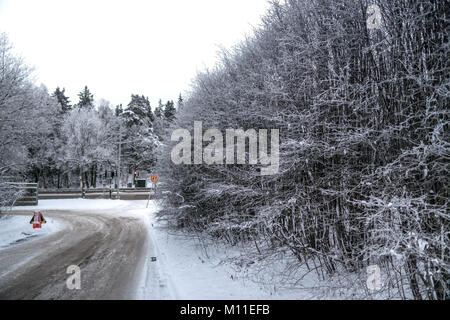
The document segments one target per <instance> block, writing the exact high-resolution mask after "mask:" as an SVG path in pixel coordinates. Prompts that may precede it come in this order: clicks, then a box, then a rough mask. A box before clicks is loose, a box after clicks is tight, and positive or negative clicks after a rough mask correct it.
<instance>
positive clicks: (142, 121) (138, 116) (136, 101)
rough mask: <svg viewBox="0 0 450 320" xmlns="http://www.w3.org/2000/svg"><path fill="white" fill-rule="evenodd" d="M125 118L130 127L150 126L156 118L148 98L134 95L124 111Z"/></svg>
mask: <svg viewBox="0 0 450 320" xmlns="http://www.w3.org/2000/svg"><path fill="white" fill-rule="evenodd" d="M124 116H125V119H126V123H127V125H128V126H129V127H131V126H133V125H137V126H141V125H148V126H150V125H151V124H152V122H153V120H154V116H153V112H152V108H151V105H150V101H149V100H148V97H144V96H143V95H142V96H139V95H134V94H132V95H131V102H130V103H129V104H128V108H127V109H126V110H125V111H124Z"/></svg>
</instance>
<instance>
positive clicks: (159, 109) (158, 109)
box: [155, 99, 164, 118]
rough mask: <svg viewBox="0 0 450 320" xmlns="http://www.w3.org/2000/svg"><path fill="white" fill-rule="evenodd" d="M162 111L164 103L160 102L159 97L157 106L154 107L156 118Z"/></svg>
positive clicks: (161, 114)
mask: <svg viewBox="0 0 450 320" xmlns="http://www.w3.org/2000/svg"><path fill="white" fill-rule="evenodd" d="M163 113H164V105H163V104H162V101H161V99H159V102H158V106H157V107H156V109H155V116H156V117H158V118H162V117H163Z"/></svg>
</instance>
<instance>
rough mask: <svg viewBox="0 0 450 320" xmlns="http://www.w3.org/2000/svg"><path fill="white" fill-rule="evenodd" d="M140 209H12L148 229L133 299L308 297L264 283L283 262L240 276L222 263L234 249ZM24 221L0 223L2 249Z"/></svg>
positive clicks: (44, 205)
mask: <svg viewBox="0 0 450 320" xmlns="http://www.w3.org/2000/svg"><path fill="white" fill-rule="evenodd" d="M146 205H147V201H146V200H142V201H123V200H106V199H68V200H40V201H39V205H38V206H35V207H15V208H14V209H13V210H19V211H20V210H41V211H42V212H43V214H44V216H45V210H70V211H76V210H84V211H85V210H92V211H96V210H99V211H102V212H103V213H104V212H105V210H106V212H110V214H114V215H116V214H120V215H127V216H133V217H138V218H140V219H142V220H143V222H144V223H145V224H146V225H147V227H148V230H149V247H148V256H147V257H146V258H145V264H144V266H143V269H142V274H141V281H140V283H141V284H140V286H139V289H138V291H139V292H138V293H137V298H138V299H155V298H159V299H189V300H190V299H194V300H204V299H213V300H214V299H237V300H239V299H307V298H312V296H311V295H310V291H309V290H305V289H303V290H301V289H295V290H294V289H289V288H286V287H281V286H280V287H279V286H278V282H277V279H272V283H270V282H267V281H265V280H267V278H270V277H271V275H273V274H276V273H277V272H275V271H276V269H277V268H280V267H282V265H283V264H284V261H282V260H279V261H272V262H271V263H270V264H269V266H267V265H261V264H258V263H253V265H252V266H249V267H248V268H244V270H245V272H243V271H242V269H241V270H237V269H236V268H234V267H233V264H231V263H224V261H226V260H227V259H228V258H229V257H234V256H237V255H239V254H241V252H240V251H239V249H237V248H232V247H230V246H228V245H225V244H211V243H210V244H208V245H204V244H203V243H202V242H201V241H199V240H198V239H196V238H195V237H192V236H187V235H185V234H183V233H181V232H175V231H173V230H170V229H168V228H166V227H165V225H164V223H162V222H160V221H158V220H157V218H156V213H157V211H158V206H157V204H156V203H155V202H153V201H152V202H150V204H149V208H146ZM108 210H109V211H108ZM29 219H30V217H28V216H23V217H21V216H13V217H9V218H7V220H5V221H3V223H2V224H0V236H1V239H5V240H4V241H3V240H2V241H3V242H2V243H4V244H6V245H8V244H10V243H12V242H14V241H17V240H20V239H21V238H20V236H18V235H21V234H23V233H24V232H25V233H27V234H28V233H31V230H32V229H31V227H30V225H29ZM5 222H6V223H5ZM61 227H62V223H61V222H58V221H54V220H51V221H49V223H48V224H47V225H45V226H44V228H43V229H42V230H41V231H38V232H36V234H38V233H39V232H40V233H42V235H45V234H48V233H50V232H55V231H57V230H59V229H60V228H61ZM153 256H156V261H152V259H151V258H152V257H153ZM244 260H245V259H244ZM155 266H156V270H157V271H156V272H155ZM252 268H253V269H252ZM258 275H259V276H258ZM155 282H157V284H156V285H155ZM155 286H160V287H164V288H165V290H164V293H162V292H156V293H155ZM150 287H151V288H150Z"/></svg>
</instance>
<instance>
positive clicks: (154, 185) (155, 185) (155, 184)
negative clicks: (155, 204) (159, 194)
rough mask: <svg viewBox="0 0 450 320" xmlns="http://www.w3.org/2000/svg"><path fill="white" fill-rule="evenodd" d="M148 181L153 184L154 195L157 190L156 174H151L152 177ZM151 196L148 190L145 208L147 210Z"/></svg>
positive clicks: (157, 178)
mask: <svg viewBox="0 0 450 320" xmlns="http://www.w3.org/2000/svg"><path fill="white" fill-rule="evenodd" d="M150 180H151V182H152V183H153V190H154V192H155V194H156V188H157V183H158V180H159V177H158V175H157V174H152V176H151V177H150ZM151 195H152V191H151V190H150V191H149V192H148V201H147V208H148V204H149V203H150V197H151Z"/></svg>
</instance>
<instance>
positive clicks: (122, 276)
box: [0, 211, 148, 299]
mask: <svg viewBox="0 0 450 320" xmlns="http://www.w3.org/2000/svg"><path fill="white" fill-rule="evenodd" d="M15 214H26V215H31V214H30V212H21V213H19V212H16V213H15ZM45 216H46V217H52V218H54V219H58V220H62V221H63V222H65V223H66V226H65V228H64V229H63V230H62V231H59V232H57V233H54V234H51V235H49V236H46V237H43V238H38V239H36V240H30V241H28V242H27V241H25V242H23V243H21V244H17V245H14V246H11V247H9V248H7V249H2V250H1V251H0V299H135V298H136V295H137V291H138V286H139V281H140V279H141V274H140V272H141V271H140V270H144V268H143V266H144V263H145V259H144V258H145V256H146V255H145V250H147V249H148V243H147V240H148V234H147V230H146V226H145V224H144V222H143V221H142V220H140V219H138V218H133V217H123V216H120V213H118V214H117V215H113V214H111V213H108V214H106V213H102V212H80V211H73V212H69V211H45ZM44 227H45V226H44ZM70 265H78V266H79V267H80V269H81V289H80V290H69V289H68V288H67V286H66V280H67V279H68V278H69V277H70V276H71V274H67V273H66V271H67V267H69V266H70Z"/></svg>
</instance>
